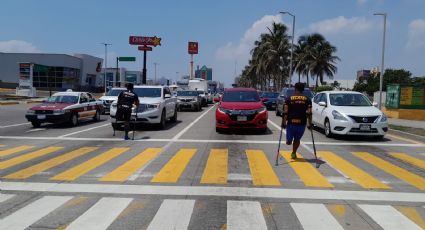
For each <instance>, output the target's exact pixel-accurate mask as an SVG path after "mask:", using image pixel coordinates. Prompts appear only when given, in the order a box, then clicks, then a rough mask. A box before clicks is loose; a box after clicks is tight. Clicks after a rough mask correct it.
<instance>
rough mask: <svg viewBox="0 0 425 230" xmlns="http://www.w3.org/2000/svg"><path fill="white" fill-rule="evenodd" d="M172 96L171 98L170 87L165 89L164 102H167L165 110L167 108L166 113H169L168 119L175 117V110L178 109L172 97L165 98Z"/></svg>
mask: <svg viewBox="0 0 425 230" xmlns="http://www.w3.org/2000/svg"><path fill="white" fill-rule="evenodd" d="M167 94H168V95H170V96H171V91H170V89H169V88H168V87H164V94H163V97H164V102H165V108H166V112H167V117H171V116H173V115H174V110H175V107H176V104H175V103H174V102H173V101H174V100H175V99H174V98H172V97H169V98H165V95H167Z"/></svg>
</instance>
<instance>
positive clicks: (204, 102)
mask: <svg viewBox="0 0 425 230" xmlns="http://www.w3.org/2000/svg"><path fill="white" fill-rule="evenodd" d="M197 91H198V95H199V97H201V105H202V106H208V99H207V94H206V93H205V91H203V90H199V89H198V90H197Z"/></svg>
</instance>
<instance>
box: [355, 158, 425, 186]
mask: <svg viewBox="0 0 425 230" xmlns="http://www.w3.org/2000/svg"><path fill="white" fill-rule="evenodd" d="M353 155H354V156H356V157H358V158H360V159H362V160H364V161H366V162H368V163H369V164H372V165H373V166H375V167H377V168H379V169H381V170H383V171H385V172H386V173H388V174H391V175H393V176H395V177H397V178H399V179H401V180H403V181H405V182H407V183H409V184H411V185H413V186H415V187H416V188H418V189H420V190H425V179H424V178H422V177H420V176H418V175H416V174H413V173H411V172H409V171H407V170H405V169H403V168H400V167H398V166H396V165H394V164H391V163H389V162H388V161H385V160H382V159H381V158H379V157H376V156H374V155H372V154H370V153H367V152H353Z"/></svg>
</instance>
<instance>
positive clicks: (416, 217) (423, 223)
mask: <svg viewBox="0 0 425 230" xmlns="http://www.w3.org/2000/svg"><path fill="white" fill-rule="evenodd" d="M397 210H398V211H399V212H401V213H402V214H403V215H405V216H406V217H407V218H409V219H410V220H411V221H413V222H415V224H417V225H418V226H419V227H421V228H422V229H425V220H424V219H423V218H422V216H421V214H419V212H418V210H416V208H413V207H399V208H397Z"/></svg>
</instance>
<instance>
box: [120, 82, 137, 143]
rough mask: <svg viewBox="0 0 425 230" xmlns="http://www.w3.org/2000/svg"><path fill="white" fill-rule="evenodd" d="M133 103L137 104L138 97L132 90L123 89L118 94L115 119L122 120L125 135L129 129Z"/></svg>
mask: <svg viewBox="0 0 425 230" xmlns="http://www.w3.org/2000/svg"><path fill="white" fill-rule="evenodd" d="M133 104H135V105H139V97H138V96H137V94H135V93H134V92H133V91H132V90H127V91H123V92H121V93H120V95H118V102H117V114H116V119H117V121H124V127H125V134H126V136H127V134H128V131H129V126H130V125H129V122H130V118H131V109H132V108H133Z"/></svg>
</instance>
